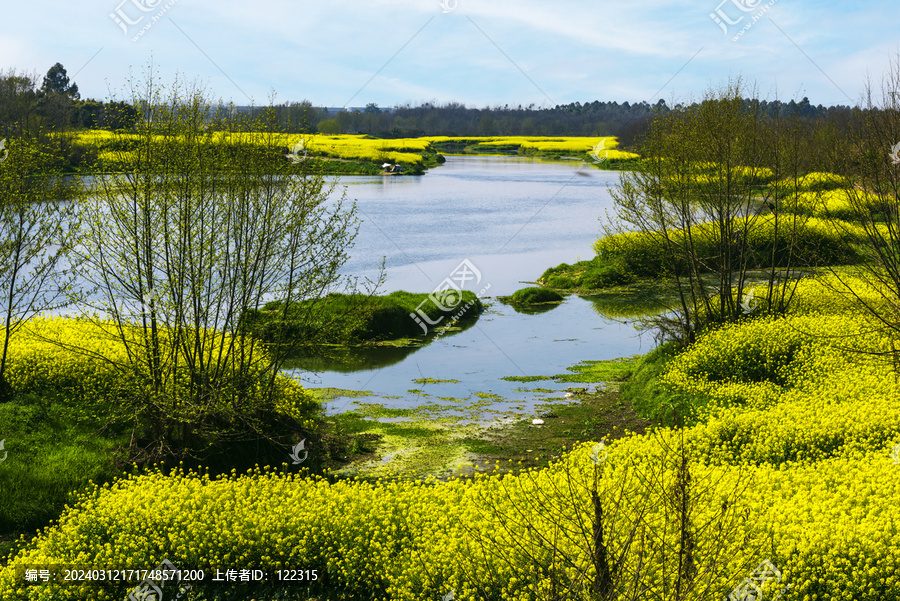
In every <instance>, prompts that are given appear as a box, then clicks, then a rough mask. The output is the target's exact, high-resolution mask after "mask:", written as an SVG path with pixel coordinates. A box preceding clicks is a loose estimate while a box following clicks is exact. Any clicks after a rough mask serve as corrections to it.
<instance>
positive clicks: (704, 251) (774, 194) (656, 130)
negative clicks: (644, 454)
mask: <svg viewBox="0 0 900 601" xmlns="http://www.w3.org/2000/svg"><path fill="white" fill-rule="evenodd" d="M742 94H743V90H742V87H741V84H740V82H739V81H738V82H736V83H732V84H729V85H728V86H726V87H725V88H724V89H723V90H721V91H719V92H710V93H708V94H707V96H706V97H705V98H704V100H703V101H702V102H700V103H699V104H695V105H692V106H689V107H682V108H681V109H677V110H672V111H667V112H665V113H660V114H659V115H658V116H657V117H656V118H655V119H654V121H653V122H652V124H651V127H650V130H649V132H648V133H647V135H646V137H645V138H644V140H643V143H642V147H641V150H642V156H643V157H644V159H643V160H642V161H641V164H640V165H639V166H638V167H637V168H636V169H635V170H634V171H630V172H624V173H623V174H622V175H621V178H620V183H619V186H618V187H617V188H615V189H614V190H613V191H612V195H613V199H614V201H615V207H616V214H615V217H616V218H617V219H615V220H610V223H612V224H613V225H610V226H609V227H608V228H607V233H608V234H609V235H610V237H609V240H610V243H611V244H615V243H621V244H622V245H624V246H625V247H626V248H624V249H622V250H624V252H628V249H627V245H628V244H629V240H630V238H629V236H628V235H627V232H634V231H636V232H638V233H639V235H641V236H644V237H646V238H648V239H649V240H650V241H651V246H653V247H656V248H659V249H661V259H660V263H659V264H658V265H654V267H655V268H657V269H658V270H659V272H660V275H661V276H662V277H663V278H664V279H665V280H666V281H668V282H669V283H670V284H671V286H672V288H673V290H674V292H675V293H676V298H677V306H676V307H674V308H673V309H674V313H673V314H674V315H675V317H674V319H673V318H671V317H669V316H660V317H659V318H657V319H655V320H654V322H653V325H655V326H656V327H659V328H661V329H662V331H663V332H664V334H666V335H667V336H670V337H673V338H676V339H680V340H682V341H685V342H691V341H692V340H693V339H694V336H695V335H696V332H697V331H699V330H700V329H702V328H703V327H705V326H706V325H708V324H714V323H722V322H727V321H732V320H735V319H737V318H739V317H740V316H741V315H743V314H745V313H746V312H747V309H748V307H747V304H746V302H745V299H746V296H747V290H746V289H747V288H748V286H751V285H753V282H752V281H751V280H753V279H754V278H755V279H756V280H761V281H762V282H764V283H766V284H767V294H766V296H765V298H763V299H759V300H762V301H764V305H765V306H764V307H762V310H767V311H775V312H784V311H785V310H786V309H787V306H788V304H789V303H790V299H791V297H792V294H793V288H794V286H795V284H794V283H793V282H792V281H791V279H790V278H789V277H786V276H789V275H791V273H792V272H793V271H794V270H795V269H796V268H797V266H798V264H800V262H801V260H808V259H809V255H808V253H807V255H806V256H803V257H801V256H798V254H797V253H796V252H795V250H796V247H797V245H798V236H799V235H800V233H801V232H802V230H803V227H804V224H805V221H806V219H807V217H805V216H803V215H801V214H799V213H798V212H796V211H789V212H785V211H782V210H781V209H782V208H783V205H784V203H785V202H787V201H788V199H789V198H790V195H791V193H792V191H793V190H795V189H796V188H792V187H791V186H790V185H789V184H788V183H787V182H786V181H785V180H792V179H793V180H796V179H798V178H800V177H802V175H803V173H805V172H804V171H803V170H804V168H805V165H804V163H803V161H799V160H795V157H797V156H798V148H796V145H797V144H798V143H800V142H801V141H803V140H806V138H807V137H805V136H802V135H800V134H801V133H802V128H801V127H800V126H799V124H798V123H797V122H796V120H791V119H786V118H785V119H782V118H780V117H779V116H778V115H777V114H776V116H775V117H774V118H770V117H767V116H766V115H764V114H763V112H762V111H761V108H760V103H759V101H756V100H750V101H747V100H745V99H744V98H743V97H742ZM792 144H793V146H794V147H792ZM768 183H771V185H767V184H768ZM616 234H619V235H618V236H616ZM603 243H604V241H603V240H601V241H600V242H599V243H598V244H601V245H602V244H603ZM760 268H763V269H766V270H767V274H768V275H767V277H763V278H760V277H759V276H758V275H757V276H754V273H753V272H754V270H758V269H760Z"/></svg>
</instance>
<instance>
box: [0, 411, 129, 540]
mask: <svg viewBox="0 0 900 601" xmlns="http://www.w3.org/2000/svg"><path fill="white" fill-rule="evenodd" d="M101 428H102V424H101V423H99V422H93V423H89V422H85V421H83V420H79V419H77V418H76V417H75V416H74V415H73V412H72V411H71V410H70V408H68V407H66V406H65V405H64V404H61V403H55V404H52V405H49V404H45V403H43V402H42V399H40V398H38V397H36V396H34V395H17V396H14V397H12V399H11V400H9V401H8V402H5V403H0V440H4V439H5V442H4V447H5V451H6V459H5V460H4V461H3V462H2V463H0V557H5V556H6V554H7V552H8V551H9V550H11V549H12V548H13V547H14V546H15V543H14V542H13V540H11V539H13V538H14V536H13V535H14V534H17V533H23V532H32V531H35V530H37V529H39V528H42V527H44V526H46V525H48V524H49V523H50V522H51V521H52V520H54V519H56V518H57V517H59V514H60V512H61V511H62V508H63V507H64V506H65V505H66V503H68V502H69V501H70V500H71V496H70V495H71V494H73V493H76V492H78V491H80V490H82V489H84V488H85V487H86V486H88V484H89V483H90V482H91V481H94V482H98V483H100V482H107V481H110V480H112V479H113V478H115V477H116V476H117V475H118V474H119V473H120V470H119V469H117V468H116V465H115V463H116V461H115V460H116V449H117V448H120V447H122V446H124V445H127V443H128V437H127V434H126V433H123V432H114V431H110V430H103V431H101Z"/></svg>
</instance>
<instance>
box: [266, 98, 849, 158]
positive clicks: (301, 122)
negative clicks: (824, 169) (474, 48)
mask: <svg viewBox="0 0 900 601" xmlns="http://www.w3.org/2000/svg"><path fill="white" fill-rule="evenodd" d="M751 102H757V101H753V100H751V99H749V98H748V99H747V100H746V103H747V104H750V103H751ZM758 102H759V103H760V109H761V112H762V114H764V115H767V116H770V117H774V116H775V115H777V114H780V115H781V116H782V117H786V116H799V117H804V118H807V119H809V120H811V121H814V120H819V119H824V118H825V117H831V118H834V117H837V118H838V120H842V119H846V118H847V117H849V115H850V113H851V112H852V109H851V107H849V106H833V107H825V106H822V105H821V104H820V105H818V106H816V105H813V104H812V103H811V102H810V101H809V99H808V98H806V97H804V98H803V99H802V100H801V101H800V102H796V101H794V100H791V101H790V102H782V101H778V100H775V101H767V100H761V101H758ZM673 108H674V109H683V108H685V107H684V106H682V105H676V106H675V107H669V106H668V105H667V104H666V102H665V100H662V99H660V100H659V101H658V102H656V104H649V103H647V102H638V103H635V104H631V103H629V102H627V101H626V102H622V103H618V102H615V101H612V102H601V101H599V100H595V101H593V102H585V103H583V104H582V103H581V102H573V103H570V104H562V105H557V106H555V107H553V108H535V107H534V105H530V106H525V107H523V106H521V105H519V106H516V107H510V106H508V105H507V106H502V107H493V108H490V107H486V108H469V107H466V105H464V104H460V103H456V102H450V103H446V104H431V103H425V104H422V105H420V106H410V105H406V106H400V107H396V108H394V109H391V110H382V109H380V108H379V107H378V106H377V105H375V104H369V105H367V106H366V108H365V109H364V110H361V111H360V110H355V111H346V110H345V111H340V112H338V113H336V114H331V115H329V113H328V111H327V109H324V108H318V107H313V106H312V104H311V103H309V102H297V103H289V104H284V105H281V106H276V107H275V110H276V112H277V114H278V119H279V122H280V123H281V124H282V126H283V127H284V128H285V129H287V130H288V131H291V132H294V133H307V132H309V133H313V132H318V133H326V134H354V133H356V134H370V135H373V136H376V137H379V138H400V137H404V138H405V137H416V136H520V135H521V136H532V135H534V136H618V137H619V142H620V147H623V148H624V147H629V146H631V145H632V143H633V141H634V139H635V138H636V137H637V136H638V135H639V134H640V133H641V132H644V131H646V129H647V126H648V124H649V122H650V119H651V118H652V117H653V115H654V114H655V113H656V112H665V111H669V110H672V109H673ZM313 124H314V125H313Z"/></svg>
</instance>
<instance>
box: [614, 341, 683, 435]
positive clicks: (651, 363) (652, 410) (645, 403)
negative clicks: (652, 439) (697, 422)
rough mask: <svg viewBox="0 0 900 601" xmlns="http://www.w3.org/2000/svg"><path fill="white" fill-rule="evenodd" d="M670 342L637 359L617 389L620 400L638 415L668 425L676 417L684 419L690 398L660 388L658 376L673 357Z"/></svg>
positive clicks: (675, 352) (673, 350)
mask: <svg viewBox="0 0 900 601" xmlns="http://www.w3.org/2000/svg"><path fill="white" fill-rule="evenodd" d="M677 352H678V346H677V344H676V343H675V342H674V341H669V342H665V343H663V344H661V345H659V346H657V347H656V348H655V349H653V350H652V351H650V352H649V353H647V354H646V355H643V356H641V357H639V358H638V359H637V361H636V362H635V364H634V365H633V367H632V369H631V371H630V373H629V374H628V377H627V378H626V380H625V381H624V382H623V383H622V385H621V387H620V390H621V392H622V397H623V398H624V399H625V400H626V401H627V402H628V403H631V405H632V406H633V407H634V409H635V411H637V412H638V414H639V415H641V416H643V417H645V418H647V419H650V420H654V421H657V420H658V421H662V422H663V423H665V424H669V425H672V424H673V423H677V422H676V419H675V418H676V416H677V417H679V421H680V417H684V414H685V412H689V411H691V410H692V409H691V406H692V405H691V399H690V398H689V397H687V396H685V395H684V394H680V393H675V392H672V390H671V389H669V388H667V387H665V386H663V385H662V384H661V383H660V381H659V376H660V374H662V373H663V372H665V370H666V366H667V365H668V364H669V362H670V361H671V360H672V358H673V357H674V356H675V355H676V354H677Z"/></svg>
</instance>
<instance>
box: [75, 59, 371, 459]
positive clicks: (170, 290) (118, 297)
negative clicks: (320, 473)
mask: <svg viewBox="0 0 900 601" xmlns="http://www.w3.org/2000/svg"><path fill="white" fill-rule="evenodd" d="M131 93H132V97H131V98H130V102H129V104H131V105H132V106H135V107H140V116H139V119H138V122H137V124H136V126H135V128H134V130H133V131H131V132H127V133H126V132H122V133H119V134H117V135H118V136H119V137H120V144H119V145H118V147H119V148H121V149H123V150H121V151H120V156H119V157H118V162H119V163H120V164H122V165H125V166H126V167H127V168H126V169H125V170H124V172H122V173H118V174H113V175H110V176H108V177H104V178H99V179H98V180H97V182H96V185H95V187H94V188H93V190H92V194H91V195H90V196H89V197H88V198H87V199H86V200H85V201H84V202H83V203H82V206H81V210H82V214H83V218H84V219H83V223H84V227H83V228H82V230H81V240H80V245H79V253H80V257H81V259H83V261H84V268H83V269H82V272H83V275H84V277H85V279H86V280H87V281H88V282H90V283H91V284H93V285H94V286H96V293H95V294H94V295H93V297H92V300H90V301H88V302H86V303H84V308H85V309H86V310H88V311H93V312H95V314H97V315H100V316H101V317H100V318H98V319H96V323H97V325H98V327H100V328H103V329H104V330H105V331H106V332H107V333H108V334H109V336H110V337H111V338H112V339H115V340H116V341H117V344H119V345H121V346H122V347H124V348H125V349H126V351H127V352H126V354H125V357H126V359H124V360H122V359H117V358H114V357H105V359H107V360H111V361H115V362H116V363H117V367H118V368H119V369H120V370H121V372H122V373H123V377H127V378H129V380H130V381H132V382H133V383H134V388H135V393H134V394H133V395H132V397H131V399H130V404H128V405H126V406H125V407H123V412H122V414H123V415H128V414H130V415H131V416H132V419H133V420H134V424H135V426H134V427H135V432H136V435H135V443H136V444H142V445H143V446H144V447H145V448H146V454H145V455H144V456H145V457H153V456H159V455H166V454H172V453H176V454H181V455H190V454H192V453H202V451H203V450H204V449H207V448H209V447H210V446H211V445H212V444H214V443H215V441H216V440H220V439H222V438H228V439H253V438H261V439H267V437H268V436H269V433H268V432H267V428H268V427H269V426H270V425H271V424H270V423H269V421H271V416H272V415H273V414H274V412H275V409H276V408H277V407H279V406H283V404H284V403H287V404H288V405H291V404H296V403H297V402H299V401H298V399H297V398H291V396H290V395H291V394H293V393H292V392H291V390H292V389H291V387H290V386H286V384H285V381H284V380H285V378H284V376H281V375H279V368H280V366H281V362H282V361H283V360H284V349H282V348H281V347H280V346H279V345H275V346H272V347H263V346H262V345H261V343H259V342H258V341H257V340H256V339H255V338H254V337H253V336H252V335H251V334H250V332H249V326H248V324H247V323H246V320H244V319H243V315H244V314H245V312H246V311H247V310H248V309H259V307H260V306H261V305H262V304H264V303H265V302H267V301H270V300H273V299H279V300H284V301H285V304H290V303H291V302H292V301H296V300H303V299H315V298H319V297H321V296H323V295H324V293H325V292H327V291H328V290H329V289H331V288H333V287H335V286H337V285H338V284H339V283H341V282H342V281H343V278H342V276H341V275H340V274H339V269H340V267H341V265H343V263H344V262H345V261H346V259H347V258H348V256H347V250H348V248H349V246H350V245H352V242H353V239H354V237H355V235H356V222H357V219H356V216H355V208H354V207H350V208H347V207H346V201H345V198H337V199H335V198H334V195H333V192H334V184H333V183H329V182H327V181H326V180H325V179H324V178H323V177H322V176H321V175H317V174H313V173H306V172H304V171H303V169H302V165H301V166H300V167H298V166H296V165H294V164H292V163H291V162H290V161H288V160H287V159H286V158H285V155H284V153H285V149H284V148H283V140H282V139H281V138H279V136H278V134H277V131H276V129H275V126H274V123H272V122H271V121H269V120H267V119H268V117H270V116H271V114H270V113H266V112H262V113H259V114H257V115H256V116H254V117H253V118H242V119H240V120H228V121H226V122H225V123H227V129H226V130H224V131H213V130H212V128H211V127H210V126H209V124H210V123H211V122H212V121H213V120H214V117H215V116H216V111H217V110H218V109H217V108H216V106H217V105H214V104H213V103H212V102H210V101H209V100H208V99H207V98H206V97H205V95H204V92H203V90H202V89H201V88H198V87H196V86H190V87H187V88H184V87H182V86H181V85H180V84H179V83H177V82H176V84H175V85H174V86H173V87H172V88H171V89H164V88H162V87H160V86H159V85H158V84H157V83H156V82H155V81H154V80H153V78H152V74H151V76H148V78H147V79H146V81H144V82H143V83H142V84H140V88H139V89H138V88H132V90H131ZM285 395H288V396H287V397H285ZM267 416H268V417H267ZM267 420H268V421H267ZM294 426H295V427H296V426H297V424H294Z"/></svg>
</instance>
